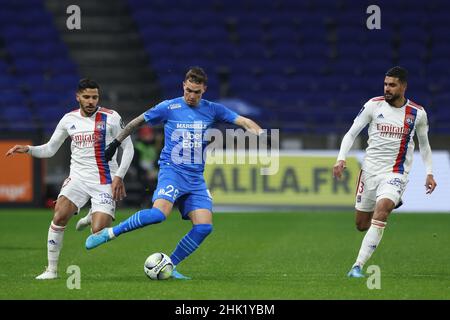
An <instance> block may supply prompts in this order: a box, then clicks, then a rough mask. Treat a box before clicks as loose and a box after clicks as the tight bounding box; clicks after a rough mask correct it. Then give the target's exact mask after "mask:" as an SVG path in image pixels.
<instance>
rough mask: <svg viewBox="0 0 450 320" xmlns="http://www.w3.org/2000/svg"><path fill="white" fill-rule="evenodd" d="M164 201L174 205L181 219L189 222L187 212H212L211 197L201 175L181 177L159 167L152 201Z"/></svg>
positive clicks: (173, 171) (168, 169)
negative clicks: (203, 210) (201, 210)
mask: <svg viewBox="0 0 450 320" xmlns="http://www.w3.org/2000/svg"><path fill="white" fill-rule="evenodd" d="M157 199H165V200H168V201H170V202H172V203H174V204H176V205H178V209H179V210H180V213H181V217H182V218H183V219H185V220H189V216H188V214H189V212H191V211H193V210H197V209H207V210H209V211H211V212H212V197H211V194H210V193H209V190H208V188H207V186H206V182H205V178H204V177H203V175H194V176H193V175H192V174H189V175H183V174H181V173H179V172H177V171H175V170H174V169H173V168H171V167H167V166H164V167H163V166H161V167H160V170H159V174H158V186H157V187H156V189H155V192H154V193H153V199H152V201H153V202H155V201H156V200H157Z"/></svg>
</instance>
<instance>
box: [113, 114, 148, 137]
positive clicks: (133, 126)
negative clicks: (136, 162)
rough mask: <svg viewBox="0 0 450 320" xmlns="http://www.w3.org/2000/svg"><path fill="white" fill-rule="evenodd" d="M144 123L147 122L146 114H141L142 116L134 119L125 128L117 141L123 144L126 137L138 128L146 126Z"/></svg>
mask: <svg viewBox="0 0 450 320" xmlns="http://www.w3.org/2000/svg"><path fill="white" fill-rule="evenodd" d="M144 122H145V119H144V114H141V115H140V116H138V117H136V118H134V119H133V120H131V121H130V122H129V123H128V124H127V125H126V126H125V128H123V130H122V131H121V132H120V133H119V135H118V136H117V138H116V139H117V140H119V141H120V142H122V141H123V140H125V138H126V137H128V136H129V135H130V134H132V133H133V132H134V131H135V130H136V129H137V128H139V127H140V126H141V125H142V124H144Z"/></svg>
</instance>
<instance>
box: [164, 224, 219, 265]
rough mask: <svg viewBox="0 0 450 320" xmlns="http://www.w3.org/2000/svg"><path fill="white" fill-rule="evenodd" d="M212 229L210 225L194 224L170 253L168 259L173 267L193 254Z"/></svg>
mask: <svg viewBox="0 0 450 320" xmlns="http://www.w3.org/2000/svg"><path fill="white" fill-rule="evenodd" d="M212 229H213V227H212V225H211V224H196V225H194V226H193V227H192V229H191V231H189V232H188V234H187V235H185V236H184V237H183V239H181V240H180V242H178V245H177V247H176V248H175V251H174V252H172V255H171V256H170V259H171V260H172V262H173V264H174V265H177V264H179V263H180V262H181V261H183V260H184V259H186V258H187V257H188V256H189V255H190V254H191V253H193V252H194V251H195V250H196V249H197V248H198V247H199V245H200V244H201V243H202V242H203V240H205V238H206V237H207V236H208V235H209V234H210V233H211V231H212Z"/></svg>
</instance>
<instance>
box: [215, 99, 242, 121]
mask: <svg viewBox="0 0 450 320" xmlns="http://www.w3.org/2000/svg"><path fill="white" fill-rule="evenodd" d="M212 105H213V108H214V110H215V118H214V120H215V121H216V122H227V123H234V122H235V121H236V119H237V117H239V115H238V114H237V113H236V112H234V111H232V110H230V109H228V108H227V107H225V106H224V105H223V104H220V103H212Z"/></svg>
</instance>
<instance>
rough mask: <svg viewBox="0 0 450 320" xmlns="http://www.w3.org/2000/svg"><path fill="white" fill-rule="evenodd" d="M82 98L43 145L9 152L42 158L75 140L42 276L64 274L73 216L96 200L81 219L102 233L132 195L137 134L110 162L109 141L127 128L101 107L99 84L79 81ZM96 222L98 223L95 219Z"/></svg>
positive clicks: (51, 226)
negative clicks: (129, 185) (127, 180)
mask: <svg viewBox="0 0 450 320" xmlns="http://www.w3.org/2000/svg"><path fill="white" fill-rule="evenodd" d="M76 99H77V101H78V102H79V107H80V108H79V109H76V110H74V111H72V112H69V113H66V114H65V115H64V116H63V118H62V119H61V120H60V121H59V123H58V125H57V127H56V129H55V132H54V133H53V135H52V137H51V138H50V140H49V141H48V142H47V143H46V144H43V145H40V146H23V145H16V146H14V147H13V148H11V149H10V150H9V151H8V152H7V153H6V155H7V156H10V155H12V154H14V153H28V154H30V155H31V156H33V157H37V158H50V157H52V156H53V155H54V154H55V153H56V152H57V151H58V149H59V148H60V147H61V145H62V144H63V142H64V140H65V139H66V138H67V137H70V138H71V140H72V144H71V152H72V155H71V163H70V175H69V177H68V178H67V179H66V180H65V181H64V183H63V185H62V188H61V191H60V193H59V195H58V199H57V201H56V205H55V210H54V211H55V212H54V216H53V220H52V221H51V223H50V228H49V230H48V241H47V254H48V266H47V268H46V270H45V271H44V273H42V274H41V275H39V276H37V277H36V279H39V280H47V279H55V278H57V277H58V275H57V268H58V259H59V254H60V251H61V248H62V244H63V236H64V230H65V228H66V225H67V223H68V221H69V220H70V218H71V217H72V216H73V215H74V214H77V213H78V212H79V211H80V209H81V208H82V207H83V206H84V205H85V204H86V203H87V202H88V201H89V199H90V200H91V210H90V212H89V214H88V216H87V217H86V218H83V219H80V220H82V222H83V223H81V224H80V223H78V225H77V229H81V228H82V227H84V226H86V225H88V224H91V223H92V226H91V231H92V232H98V231H100V230H102V229H104V228H105V227H108V226H110V225H111V222H112V220H113V219H114V214H115V207H116V203H115V201H117V200H122V199H123V197H125V196H126V192H125V186H124V183H123V178H124V176H125V174H126V172H127V170H128V168H129V166H130V163H131V160H132V159H133V155H134V149H133V144H132V142H131V138H130V137H128V138H127V139H126V142H125V140H124V142H125V143H122V144H121V148H122V150H123V155H122V160H121V163H120V167H118V165H117V160H116V157H114V158H113V159H112V160H111V161H109V162H108V161H106V160H105V157H104V151H105V146H107V145H108V144H109V143H110V142H111V141H113V140H114V138H115V137H116V136H117V134H118V133H119V132H120V131H121V129H122V127H123V122H122V120H121V117H120V115H119V114H118V113H117V112H115V111H113V110H109V109H106V108H102V107H100V106H98V101H99V86H98V84H97V83H96V82H95V81H93V80H90V79H82V80H80V82H79V84H78V89H77V93H76ZM91 221H92V222H91Z"/></svg>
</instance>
